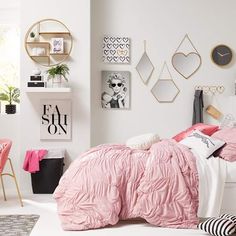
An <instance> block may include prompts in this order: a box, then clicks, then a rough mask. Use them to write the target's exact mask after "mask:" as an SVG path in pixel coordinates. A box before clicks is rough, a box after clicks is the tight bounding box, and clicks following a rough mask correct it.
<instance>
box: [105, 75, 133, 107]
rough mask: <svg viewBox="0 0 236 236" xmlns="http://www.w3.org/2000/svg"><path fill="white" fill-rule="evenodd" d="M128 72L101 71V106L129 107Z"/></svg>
mask: <svg viewBox="0 0 236 236" xmlns="http://www.w3.org/2000/svg"><path fill="white" fill-rule="evenodd" d="M130 88H131V87H130V72H129V71H102V94H101V103H102V108H106V109H128V108H130Z"/></svg>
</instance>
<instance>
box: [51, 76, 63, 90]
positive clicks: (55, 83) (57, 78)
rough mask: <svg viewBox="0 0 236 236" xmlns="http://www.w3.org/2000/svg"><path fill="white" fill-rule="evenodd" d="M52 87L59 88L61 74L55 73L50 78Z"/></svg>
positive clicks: (60, 85)
mask: <svg viewBox="0 0 236 236" xmlns="http://www.w3.org/2000/svg"><path fill="white" fill-rule="evenodd" d="M52 87H53V88H61V87H63V86H62V76H61V75H55V77H54V78H52Z"/></svg>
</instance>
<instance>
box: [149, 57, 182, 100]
mask: <svg viewBox="0 0 236 236" xmlns="http://www.w3.org/2000/svg"><path fill="white" fill-rule="evenodd" d="M151 92H152V94H153V96H154V97H155V98H156V99H157V101H158V102H160V103H172V102H174V100H175V99H176V97H177V96H178V94H179V92H180V90H179V88H178V87H177V85H176V84H175V82H174V80H173V78H172V75H171V73H170V70H169V68H168V66H167V63H166V62H164V65H163V67H162V70H161V73H160V75H159V78H158V80H157V82H156V83H155V85H154V86H153V88H152V90H151Z"/></svg>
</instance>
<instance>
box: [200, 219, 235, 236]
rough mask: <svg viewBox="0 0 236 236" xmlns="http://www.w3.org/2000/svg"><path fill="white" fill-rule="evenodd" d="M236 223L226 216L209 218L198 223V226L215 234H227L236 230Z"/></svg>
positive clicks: (224, 235) (223, 235)
mask: <svg viewBox="0 0 236 236" xmlns="http://www.w3.org/2000/svg"><path fill="white" fill-rule="evenodd" d="M235 227H236V226H235V224H234V222H233V221H231V220H230V219H226V218H209V219H207V220H206V221H204V222H201V223H200V224H199V225H198V228H199V229H201V230H204V231H205V232H207V233H209V234H211V235H214V236H227V235H231V234H233V233H234V232H235Z"/></svg>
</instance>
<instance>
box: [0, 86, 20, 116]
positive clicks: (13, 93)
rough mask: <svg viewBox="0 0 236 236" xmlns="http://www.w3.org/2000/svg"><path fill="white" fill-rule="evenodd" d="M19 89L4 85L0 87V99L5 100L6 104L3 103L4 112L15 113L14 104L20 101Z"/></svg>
mask: <svg viewBox="0 0 236 236" xmlns="http://www.w3.org/2000/svg"><path fill="white" fill-rule="evenodd" d="M19 98H20V90H19V88H16V87H14V86H10V85H6V86H5V87H3V88H1V93H0V101H6V102H8V104H6V105H5V112H6V113H7V114H15V113H16V104H13V103H20V99H19Z"/></svg>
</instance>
